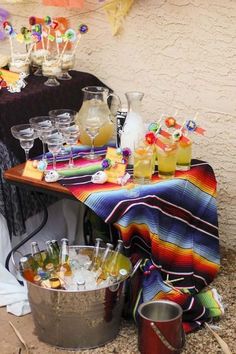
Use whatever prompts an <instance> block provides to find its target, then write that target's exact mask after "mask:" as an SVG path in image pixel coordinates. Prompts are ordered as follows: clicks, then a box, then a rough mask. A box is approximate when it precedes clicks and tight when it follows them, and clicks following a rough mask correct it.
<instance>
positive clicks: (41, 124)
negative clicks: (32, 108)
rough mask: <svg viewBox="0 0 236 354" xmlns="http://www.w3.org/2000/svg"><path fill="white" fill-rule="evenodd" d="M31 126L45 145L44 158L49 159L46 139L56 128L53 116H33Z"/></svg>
mask: <svg viewBox="0 0 236 354" xmlns="http://www.w3.org/2000/svg"><path fill="white" fill-rule="evenodd" d="M29 122H30V124H31V126H32V127H33V128H34V130H35V131H36V133H37V136H38V138H39V139H40V140H41V141H42V146H43V157H42V160H44V161H47V155H46V147H45V144H46V139H47V137H48V136H49V135H50V134H51V133H52V131H53V129H55V127H54V125H55V121H54V119H53V118H52V117H49V116H39V117H33V118H30V120H29Z"/></svg>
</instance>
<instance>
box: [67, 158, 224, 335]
mask: <svg viewBox="0 0 236 354" xmlns="http://www.w3.org/2000/svg"><path fill="white" fill-rule="evenodd" d="M77 152H78V151H77ZM75 162H76V169H75V170H69V169H68V170H63V172H61V174H62V175H63V179H62V180H60V183H61V184H62V185H63V186H65V187H67V188H68V189H69V190H70V191H71V192H72V193H73V195H74V196H75V197H76V198H77V199H78V200H80V201H81V202H83V203H84V204H85V205H87V206H88V207H89V208H91V209H92V210H93V211H94V212H95V213H96V214H97V215H98V216H99V217H101V218H102V219H103V220H104V221H105V222H106V223H112V224H114V225H115V227H116V228H117V229H118V230H119V232H120V234H121V236H122V239H123V241H124V243H125V247H126V248H127V250H130V254H132V252H133V251H134V250H136V249H137V248H139V249H140V250H142V251H144V254H145V255H146V257H148V258H149V260H150V262H151V263H152V264H153V265H154V266H155V268H156V278H155V279H156V280H155V281H154V282H153V281H150V283H148V282H147V278H145V280H144V281H143V287H142V291H143V292H144V293H143V295H142V297H140V298H142V299H141V300H140V301H145V300H146V299H152V298H166V297H168V298H172V299H174V301H177V302H178V303H180V304H181V306H182V307H183V308H184V320H186V321H187V322H186V323H189V322H192V324H191V325H190V326H189V327H188V326H186V328H185V329H186V331H188V330H190V329H191V328H194V327H195V326H196V325H200V324H201V323H202V322H201V321H204V320H205V319H206V313H207V309H206V308H205V307H204V306H202V305H200V302H199V299H197V298H196V297H195V294H198V293H199V292H201V290H202V289H204V288H205V287H206V286H207V285H208V284H210V283H211V282H212V280H213V279H214V278H215V276H216V275H217V272H218V271H219V266H220V256H219V234H218V221H217V205H216V185H217V183H216V179H215V175H214V172H213V170H212V168H211V167H210V166H209V164H208V163H206V162H204V161H199V160H192V166H191V169H190V170H189V171H186V172H180V171H179V172H176V176H175V178H174V179H171V180H167V181H162V180H160V179H159V177H158V173H155V175H154V176H153V179H152V182H151V183H150V184H148V185H134V184H133V183H132V182H131V183H128V184H127V185H125V186H124V187H121V186H119V185H116V184H112V183H105V184H103V185H98V184H92V183H91V175H92V174H93V173H95V172H96V171H98V170H99V169H101V161H93V162H91V161H87V160H86V159H77V160H75ZM128 172H129V173H130V174H131V175H132V169H128ZM167 275H168V277H169V279H170V280H175V279H179V278H181V279H182V280H180V281H177V282H174V283H173V284H174V288H175V289H174V290H173V288H169V287H168V286H166V285H165V284H164V283H162V281H163V280H165V279H166V277H167ZM144 294H145V295H144Z"/></svg>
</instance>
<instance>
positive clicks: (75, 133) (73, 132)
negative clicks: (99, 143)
mask: <svg viewBox="0 0 236 354" xmlns="http://www.w3.org/2000/svg"><path fill="white" fill-rule="evenodd" d="M63 136H64V138H65V140H66V143H67V144H68V145H69V147H70V159H69V164H68V165H69V167H70V168H73V167H75V164H74V159H73V147H74V145H76V143H77V142H78V138H79V127H78V126H77V125H75V124H74V123H72V124H71V125H70V126H69V127H67V128H65V129H64V131H63Z"/></svg>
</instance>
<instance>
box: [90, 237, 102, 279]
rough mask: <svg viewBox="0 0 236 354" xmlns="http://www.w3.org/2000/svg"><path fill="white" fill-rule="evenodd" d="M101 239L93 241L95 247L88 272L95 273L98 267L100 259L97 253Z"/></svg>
mask: <svg viewBox="0 0 236 354" xmlns="http://www.w3.org/2000/svg"><path fill="white" fill-rule="evenodd" d="M101 242H102V239H101V238H96V240H95V246H94V249H93V254H92V263H91V265H90V270H92V271H94V272H96V271H97V270H98V268H99V266H100V261H101V259H100V257H99V253H100V252H99V251H100V246H101Z"/></svg>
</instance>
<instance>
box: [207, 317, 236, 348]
mask: <svg viewBox="0 0 236 354" xmlns="http://www.w3.org/2000/svg"><path fill="white" fill-rule="evenodd" d="M205 326H206V327H207V328H208V329H209V331H210V332H211V333H212V334H213V336H214V337H215V339H216V340H217V342H218V343H219V345H220V347H221V349H222V350H223V352H224V353H225V354H232V352H231V350H230V349H229V347H228V344H227V343H225V341H224V340H223V339H222V338H221V337H220V336H219V334H217V333H216V332H215V331H213V329H212V328H211V327H210V326H209V324H208V323H205Z"/></svg>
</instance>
